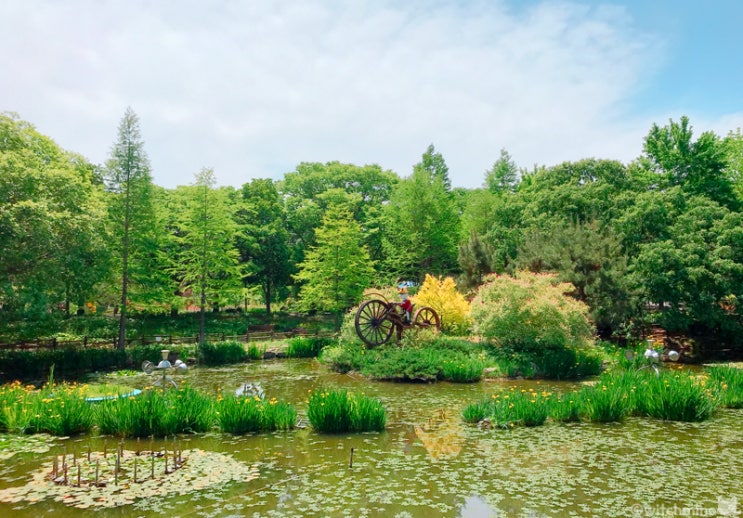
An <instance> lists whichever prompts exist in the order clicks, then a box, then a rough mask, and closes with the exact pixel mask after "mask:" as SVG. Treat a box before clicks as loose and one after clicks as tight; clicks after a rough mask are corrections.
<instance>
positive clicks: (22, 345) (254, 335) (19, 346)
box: [0, 326, 336, 350]
mask: <svg viewBox="0 0 743 518" xmlns="http://www.w3.org/2000/svg"><path fill="white" fill-rule="evenodd" d="M258 327H263V326H255V328H258ZM272 327H273V326H271V328H272ZM335 334H336V333H335V331H315V332H314V333H310V332H308V331H306V330H304V329H292V330H290V331H274V330H273V329H271V330H254V331H251V330H250V329H249V330H248V332H247V333H245V334H242V335H228V334H225V333H207V335H206V341H207V342H215V341H220V342H224V341H227V340H235V341H238V342H265V341H268V340H286V339H288V338H293V337H295V336H316V337H330V336H334V335H335ZM117 341H118V338H90V337H87V336H84V337H83V338H82V340H57V339H56V338H49V339H42V338H37V339H35V340H27V341H22V342H16V343H12V344H0V349H5V350H38V349H56V348H63V347H104V348H105V347H116V343H117ZM198 341H199V336H198V335H187V336H182V335H141V336H138V337H136V338H128V339H127V341H126V345H127V346H130V345H152V344H163V345H171V344H194V343H197V342H198Z"/></svg>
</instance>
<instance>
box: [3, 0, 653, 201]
mask: <svg viewBox="0 0 743 518" xmlns="http://www.w3.org/2000/svg"><path fill="white" fill-rule="evenodd" d="M7 4H14V5H7ZM397 4H401V5H397ZM508 6H509V3H506V2H485V1H481V2H465V3H459V2H437V3H426V2H409V3H408V2H389V3H382V2H376V1H371V0H369V1H367V2H351V1H349V2H344V1H332V0H328V1H301V2H299V1H298V2H294V1H282V2H272V1H269V0H265V1H255V2H231V1H227V0H224V1H221V2H195V1H193V2H175V1H173V2H147V1H145V0H139V1H123V0H121V1H115V0H112V1H108V2H97V1H93V0H76V1H69V2H56V1H52V0H48V1H43V0H27V1H25V2H6V3H4V5H2V6H0V20H2V21H0V45H2V48H4V49H6V52H4V53H3V54H2V55H1V56H0V67H2V69H3V70H4V79H3V80H2V82H0V102H2V103H3V105H0V110H11V111H16V112H18V113H20V115H21V117H22V118H24V119H26V120H29V121H30V122H32V123H33V124H35V125H36V126H37V128H38V129H39V130H40V131H42V132H43V133H46V134H48V135H49V136H51V137H52V138H54V139H55V140H56V141H57V142H58V143H59V144H60V145H62V146H63V147H65V148H67V149H70V150H73V151H77V152H80V153H82V154H84V155H85V156H87V157H88V158H89V159H90V160H92V161H95V162H103V161H104V160H105V159H106V158H107V155H108V152H109V149H110V147H111V145H112V144H113V142H114V140H115V138H116V128H117V126H118V122H119V120H120V118H121V116H122V115H123V113H124V110H125V109H126V106H128V105H131V106H132V107H133V108H134V110H135V112H136V113H137V114H138V115H139V117H140V121H141V126H142V135H143V138H144V140H145V149H146V150H147V152H148V154H149V156H150V160H151V163H152V166H153V174H154V179H155V182H156V183H158V184H160V185H164V186H166V187H173V186H175V185H177V184H184V183H190V182H191V181H192V180H193V175H194V173H195V172H197V171H198V170H200V169H201V167H203V166H207V167H214V169H215V173H216V175H217V178H218V179H219V181H220V183H222V184H231V185H235V186H239V185H241V184H242V183H244V182H246V181H249V180H250V179H251V178H253V177H274V178H281V177H282V176H283V174H284V173H285V172H288V171H291V170H292V169H293V168H294V166H295V165H296V164H297V163H299V162H300V161H322V162H325V161H330V160H340V161H343V162H351V163H355V164H359V165H363V164H365V163H379V164H380V165H381V166H382V167H385V168H389V169H392V170H394V171H396V172H397V173H399V174H400V175H403V176H406V175H407V174H409V172H410V171H411V169H412V166H413V164H414V163H416V162H417V161H418V160H419V159H420V155H421V154H422V153H423V151H425V148H426V147H427V146H428V144H430V143H433V144H434V145H435V146H436V148H437V150H438V151H440V152H441V153H442V154H443V156H444V158H445V159H446V161H447V163H448V165H449V169H450V175H451V177H452V182H453V184H454V185H458V186H465V187H474V186H478V185H480V184H481V183H482V179H483V176H484V172H485V170H486V169H488V168H489V167H490V166H491V165H492V163H493V162H494V161H495V160H496V159H497V158H498V156H499V150H500V149H501V148H504V147H505V148H506V149H508V150H509V151H510V152H511V154H512V156H513V157H514V159H515V160H516V161H517V162H518V163H519V165H522V166H526V167H529V166H531V165H532V164H534V163H539V164H548V165H549V164H554V163H558V162H561V161H564V160H575V159H580V158H585V157H590V156H596V157H600V158H618V159H622V160H629V159H631V158H633V157H635V156H636V155H637V154H639V152H640V150H641V146H642V136H643V135H644V134H646V133H647V130H648V129H649V126H650V123H651V122H652V121H651V120H650V119H649V118H648V117H647V116H642V117H635V116H633V115H632V114H631V113H629V112H628V111H627V106H626V105H627V103H628V100H630V99H631V98H632V96H633V95H634V94H635V93H636V89H637V87H638V84H640V82H641V81H642V76H643V74H645V73H646V71H647V69H648V68H649V66H650V63H651V62H652V60H653V59H655V58H657V57H658V56H657V53H658V52H662V45H661V44H660V43H662V42H660V41H659V40H656V39H652V38H651V37H650V36H648V35H642V34H638V33H636V32H635V31H633V29H632V21H631V19H629V17H628V14H627V12H626V11H625V10H624V9H623V8H621V7H586V6H581V5H575V4H561V3H554V2H545V3H543V4H536V5H534V6H533V7H530V8H526V9H522V10H521V11H519V12H516V11H514V10H512V9H509V7H508ZM660 122H662V121H660Z"/></svg>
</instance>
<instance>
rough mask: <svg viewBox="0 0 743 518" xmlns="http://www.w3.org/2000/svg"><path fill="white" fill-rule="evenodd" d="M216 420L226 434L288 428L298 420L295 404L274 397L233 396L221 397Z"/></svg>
mask: <svg viewBox="0 0 743 518" xmlns="http://www.w3.org/2000/svg"><path fill="white" fill-rule="evenodd" d="M217 423H218V425H219V429H220V430H221V431H222V432H225V433H231V434H234V435H242V434H246V433H250V432H261V431H272V430H289V429H291V428H294V427H295V426H296V423H297V411H296V409H295V408H294V406H293V405H290V404H288V403H280V402H278V401H277V400H276V399H274V398H272V399H270V400H268V401H265V400H263V399H261V398H259V397H257V396H256V397H245V396H239V397H235V396H230V397H226V398H224V399H222V398H221V397H220V398H219V401H218V404H217Z"/></svg>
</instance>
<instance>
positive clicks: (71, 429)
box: [25, 383, 93, 436]
mask: <svg viewBox="0 0 743 518" xmlns="http://www.w3.org/2000/svg"><path fill="white" fill-rule="evenodd" d="M85 398H86V395H85V389H84V388H83V387H82V386H80V385H77V384H66V383H64V384H57V385H55V384H48V385H46V386H44V388H43V389H42V390H41V391H38V392H33V393H30V394H29V396H28V400H27V401H26V402H25V404H27V405H30V407H31V413H32V418H31V422H30V424H29V427H28V429H29V431H31V432H33V433H49V434H52V435H57V436H67V435H75V434H79V433H85V432H89V431H90V430H91V428H92V427H93V411H92V409H91V407H90V405H89V404H88V402H87V401H86V400H85Z"/></svg>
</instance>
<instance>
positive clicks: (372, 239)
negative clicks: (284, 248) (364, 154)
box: [277, 162, 399, 264]
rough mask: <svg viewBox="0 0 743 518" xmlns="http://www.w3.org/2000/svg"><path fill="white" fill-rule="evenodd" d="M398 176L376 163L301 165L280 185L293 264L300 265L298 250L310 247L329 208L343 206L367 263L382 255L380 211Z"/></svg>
mask: <svg viewBox="0 0 743 518" xmlns="http://www.w3.org/2000/svg"><path fill="white" fill-rule="evenodd" d="M398 181H399V178H398V176H397V175H396V174H395V173H393V172H391V171H384V170H382V168H381V167H380V166H378V165H376V164H374V165H365V166H356V165H353V164H343V163H340V162H328V163H325V164H322V163H317V162H303V163H301V164H299V165H298V166H297V168H296V170H295V171H293V172H291V173H287V174H286V175H285V176H284V180H283V181H282V182H279V183H278V185H277V187H278V191H279V193H280V194H281V196H282V197H283V199H284V200H285V207H286V214H287V229H288V232H289V242H290V248H291V249H292V253H293V260H294V261H295V264H296V263H299V262H301V261H302V260H303V251H304V250H305V249H307V248H309V247H310V246H312V245H314V244H315V236H314V233H315V229H316V228H317V227H319V226H320V224H321V222H322V219H323V215H324V214H325V211H326V210H327V209H328V207H329V206H331V205H335V204H338V203H343V204H345V205H347V206H348V207H349V210H350V211H351V213H352V214H353V218H354V219H355V220H356V221H357V222H358V223H359V224H360V225H361V227H362V229H363V237H364V244H366V245H367V248H368V250H369V253H370V254H371V255H372V259H374V260H375V261H381V259H382V255H383V248H382V236H381V232H380V226H381V209H380V208H381V207H382V206H383V205H384V204H385V203H387V202H388V201H389V197H390V195H391V193H392V190H393V188H394V186H395V185H396V184H397V182H398Z"/></svg>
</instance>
